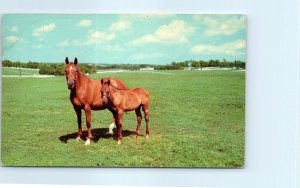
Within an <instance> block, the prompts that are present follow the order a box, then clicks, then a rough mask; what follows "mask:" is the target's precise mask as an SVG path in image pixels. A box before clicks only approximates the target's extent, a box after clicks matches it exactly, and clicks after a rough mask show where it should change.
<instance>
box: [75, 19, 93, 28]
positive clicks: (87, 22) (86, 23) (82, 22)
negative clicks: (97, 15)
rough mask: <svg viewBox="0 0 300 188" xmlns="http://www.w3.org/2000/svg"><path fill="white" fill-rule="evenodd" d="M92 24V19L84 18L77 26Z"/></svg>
mask: <svg viewBox="0 0 300 188" xmlns="http://www.w3.org/2000/svg"><path fill="white" fill-rule="evenodd" d="M91 25H92V20H88V19H83V20H81V21H80V22H79V23H78V24H77V26H80V27H89V26H91Z"/></svg>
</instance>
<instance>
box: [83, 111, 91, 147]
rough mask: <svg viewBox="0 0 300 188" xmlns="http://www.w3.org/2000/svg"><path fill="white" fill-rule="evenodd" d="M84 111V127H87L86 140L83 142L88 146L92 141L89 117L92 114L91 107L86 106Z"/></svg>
mask: <svg viewBox="0 0 300 188" xmlns="http://www.w3.org/2000/svg"><path fill="white" fill-rule="evenodd" d="M84 110H85V118H86V127H87V133H88V135H87V140H86V142H85V145H90V143H91V139H92V132H91V116H92V114H91V113H92V112H91V107H90V106H86V107H84Z"/></svg>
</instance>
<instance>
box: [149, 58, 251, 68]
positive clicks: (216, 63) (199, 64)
mask: <svg viewBox="0 0 300 188" xmlns="http://www.w3.org/2000/svg"><path fill="white" fill-rule="evenodd" d="M185 67H191V68H194V69H202V68H205V67H222V68H228V69H233V68H235V69H245V68H246V63H245V62H243V61H239V60H235V61H226V59H223V60H222V61H220V60H208V61H203V60H199V61H195V60H189V61H182V62H172V63H171V64H167V65H157V66H155V67H154V69H156V70H180V69H183V68H185Z"/></svg>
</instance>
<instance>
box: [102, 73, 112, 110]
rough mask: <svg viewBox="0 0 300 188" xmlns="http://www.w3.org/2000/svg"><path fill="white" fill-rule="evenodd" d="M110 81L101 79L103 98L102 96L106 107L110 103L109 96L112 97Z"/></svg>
mask: <svg viewBox="0 0 300 188" xmlns="http://www.w3.org/2000/svg"><path fill="white" fill-rule="evenodd" d="M109 86H110V80H109V78H103V79H101V89H100V91H101V96H102V102H103V104H104V105H106V104H107V103H108V100H109V96H110V89H109Z"/></svg>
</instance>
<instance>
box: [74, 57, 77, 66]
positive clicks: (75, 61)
mask: <svg viewBox="0 0 300 188" xmlns="http://www.w3.org/2000/svg"><path fill="white" fill-rule="evenodd" d="M77 63H78V60H77V57H75V60H74V64H75V65H77Z"/></svg>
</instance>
